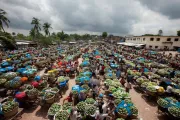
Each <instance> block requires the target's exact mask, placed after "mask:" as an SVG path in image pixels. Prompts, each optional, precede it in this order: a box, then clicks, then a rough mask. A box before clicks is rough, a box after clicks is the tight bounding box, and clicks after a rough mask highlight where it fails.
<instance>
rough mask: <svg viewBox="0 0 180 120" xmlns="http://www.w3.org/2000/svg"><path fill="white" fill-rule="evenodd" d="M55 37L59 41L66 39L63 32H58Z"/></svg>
mask: <svg viewBox="0 0 180 120" xmlns="http://www.w3.org/2000/svg"><path fill="white" fill-rule="evenodd" d="M57 36H58V38H59V39H60V40H65V38H66V37H67V34H64V31H62V32H58V33H57Z"/></svg>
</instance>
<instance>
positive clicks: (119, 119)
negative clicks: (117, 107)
mask: <svg viewBox="0 0 180 120" xmlns="http://www.w3.org/2000/svg"><path fill="white" fill-rule="evenodd" d="M116 120H125V119H123V118H117V119H116Z"/></svg>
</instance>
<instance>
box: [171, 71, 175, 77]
mask: <svg viewBox="0 0 180 120" xmlns="http://www.w3.org/2000/svg"><path fill="white" fill-rule="evenodd" d="M174 76H175V70H173V71H172V72H171V73H170V78H174Z"/></svg>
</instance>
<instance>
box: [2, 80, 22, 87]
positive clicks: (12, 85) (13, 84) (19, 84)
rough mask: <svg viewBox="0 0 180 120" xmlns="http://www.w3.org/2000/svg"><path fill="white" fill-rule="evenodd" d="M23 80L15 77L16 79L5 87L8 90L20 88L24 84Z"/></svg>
mask: <svg viewBox="0 0 180 120" xmlns="http://www.w3.org/2000/svg"><path fill="white" fill-rule="evenodd" d="M20 79H21V78H20V77H15V78H14V79H12V80H10V81H7V82H6V83H5V84H4V86H5V87H6V88H13V89H15V88H19V87H20V86H21V84H22V81H21V80H20Z"/></svg>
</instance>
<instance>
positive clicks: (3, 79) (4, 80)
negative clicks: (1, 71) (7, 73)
mask: <svg viewBox="0 0 180 120" xmlns="http://www.w3.org/2000/svg"><path fill="white" fill-rule="evenodd" d="M6 81H7V79H5V78H0V85H1V86H2V85H4V84H5V82H6Z"/></svg>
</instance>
